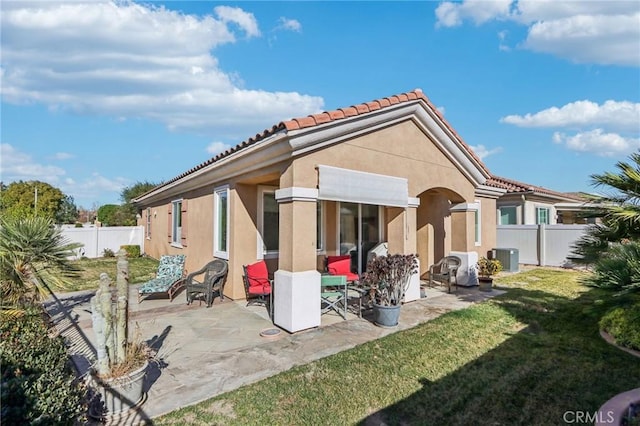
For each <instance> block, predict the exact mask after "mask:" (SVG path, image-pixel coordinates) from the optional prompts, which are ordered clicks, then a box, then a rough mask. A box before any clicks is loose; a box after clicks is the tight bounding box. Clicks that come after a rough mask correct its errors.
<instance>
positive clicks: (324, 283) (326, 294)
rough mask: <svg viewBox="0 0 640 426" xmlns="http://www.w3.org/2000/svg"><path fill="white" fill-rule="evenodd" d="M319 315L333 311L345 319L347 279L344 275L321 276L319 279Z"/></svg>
mask: <svg viewBox="0 0 640 426" xmlns="http://www.w3.org/2000/svg"><path fill="white" fill-rule="evenodd" d="M320 303H321V304H322V305H321V307H320V312H321V315H324V314H326V313H327V312H330V311H334V312H336V313H337V314H338V315H340V316H341V317H342V318H344V319H347V277H346V276H345V275H323V276H322V277H321V278H320Z"/></svg>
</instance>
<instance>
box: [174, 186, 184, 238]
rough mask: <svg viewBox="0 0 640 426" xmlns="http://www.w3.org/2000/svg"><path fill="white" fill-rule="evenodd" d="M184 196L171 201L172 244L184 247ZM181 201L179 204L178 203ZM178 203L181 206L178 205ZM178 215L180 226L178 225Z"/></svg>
mask: <svg viewBox="0 0 640 426" xmlns="http://www.w3.org/2000/svg"><path fill="white" fill-rule="evenodd" d="M183 201H184V199H183V198H180V199H178V200H173V201H171V246H172V247H178V248H182V202H183ZM178 203H179V204H178ZM178 205H179V206H180V207H178ZM178 217H179V218H180V226H179V227H178V226H177V220H178Z"/></svg>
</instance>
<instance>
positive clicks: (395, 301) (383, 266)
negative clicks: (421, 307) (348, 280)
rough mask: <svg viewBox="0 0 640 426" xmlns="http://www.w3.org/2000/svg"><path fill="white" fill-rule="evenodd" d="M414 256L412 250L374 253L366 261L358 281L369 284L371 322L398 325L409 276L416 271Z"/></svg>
mask: <svg viewBox="0 0 640 426" xmlns="http://www.w3.org/2000/svg"><path fill="white" fill-rule="evenodd" d="M417 258H418V256H417V255H416V254H407V255H403V254H393V255H388V256H375V255H374V256H373V257H372V258H371V260H370V261H369V263H368V264H367V272H366V273H365V274H364V278H363V280H362V283H363V284H364V285H365V286H367V287H369V288H370V290H369V294H370V297H371V300H372V303H373V317H374V323H375V324H377V325H381V326H386V327H394V326H396V325H398V318H399V317H400V307H401V306H402V305H401V303H402V301H403V299H404V295H405V293H406V291H407V288H408V287H409V280H410V279H411V275H412V274H415V273H416V272H417V271H418V260H417Z"/></svg>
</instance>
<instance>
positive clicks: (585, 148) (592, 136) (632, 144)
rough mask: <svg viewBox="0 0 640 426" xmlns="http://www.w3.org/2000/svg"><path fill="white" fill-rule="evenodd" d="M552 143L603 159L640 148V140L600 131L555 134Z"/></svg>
mask: <svg viewBox="0 0 640 426" xmlns="http://www.w3.org/2000/svg"><path fill="white" fill-rule="evenodd" d="M553 141H554V142H555V143H558V144H563V145H565V146H566V147H567V148H568V149H570V150H572V151H579V152H591V153H595V154H597V155H600V156H603V157H612V156H621V155H626V154H630V153H631V152H633V151H636V150H637V149H638V148H640V139H637V138H627V137H624V136H621V135H619V134H617V133H605V132H604V131H603V130H602V129H594V130H591V131H587V132H580V133H577V134H575V135H573V136H567V135H565V134H564V133H560V132H556V133H554V134H553Z"/></svg>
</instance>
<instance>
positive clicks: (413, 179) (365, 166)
mask: <svg viewBox="0 0 640 426" xmlns="http://www.w3.org/2000/svg"><path fill="white" fill-rule="evenodd" d="M320 164H322V165H329V166H334V167H341V168H345V169H351V170H357V171H363V172H369V173H378V174H382V175H388V176H395V177H402V178H406V179H408V181H409V196H411V197H417V196H418V195H419V194H421V193H422V192H424V191H426V190H428V189H431V188H437V187H443V188H448V189H450V190H452V191H455V192H456V193H458V194H460V195H461V196H462V197H463V198H464V199H466V200H469V202H471V201H472V200H473V194H474V187H473V185H472V183H471V182H470V181H469V180H468V179H467V178H466V177H465V176H464V175H463V174H462V173H461V172H460V170H458V168H457V167H456V166H455V165H454V164H453V163H452V162H451V161H450V160H449V159H448V158H447V157H446V155H445V154H444V153H443V152H442V151H441V150H440V149H439V148H438V147H437V146H435V145H434V143H433V142H432V141H431V140H430V139H429V138H428V137H427V135H425V134H424V133H423V132H422V131H421V130H420V129H419V128H418V127H417V126H416V125H415V124H414V123H413V122H412V121H404V122H401V123H398V124H395V125H393V126H390V127H386V128H383V129H380V130H378V131H376V132H374V133H368V134H365V135H362V136H358V137H356V138H353V139H349V140H347V141H344V142H342V143H339V144H336V145H332V146H330V147H327V148H325V149H322V150H319V151H314V152H311V153H309V154H307V155H304V156H302V157H298V158H295V159H294V162H293V165H292V167H291V168H290V170H288V176H287V182H286V183H289V182H293V183H292V184H291V186H301V187H307V188H315V187H316V186H317V183H318V174H317V171H316V170H315V167H316V166H317V165H320ZM281 183H284V181H283V180H281Z"/></svg>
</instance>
